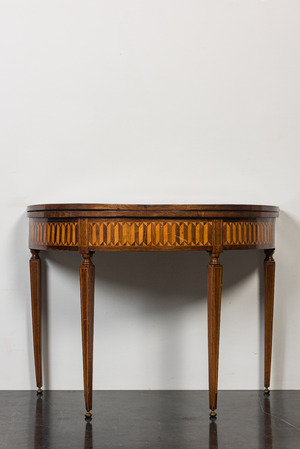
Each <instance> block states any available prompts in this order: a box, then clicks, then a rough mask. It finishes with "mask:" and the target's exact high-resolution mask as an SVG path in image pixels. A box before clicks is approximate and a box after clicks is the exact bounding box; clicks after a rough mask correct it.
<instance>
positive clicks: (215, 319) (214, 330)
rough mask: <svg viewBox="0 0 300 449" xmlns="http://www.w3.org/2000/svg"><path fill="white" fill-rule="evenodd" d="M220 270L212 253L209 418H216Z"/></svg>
mask: <svg viewBox="0 0 300 449" xmlns="http://www.w3.org/2000/svg"><path fill="white" fill-rule="evenodd" d="M222 270H223V267H222V265H221V264H220V262H219V254H215V253H212V254H211V260H210V263H209V265H208V266H207V312H208V368H209V407H210V410H211V412H210V417H211V418H214V417H216V415H217V414H216V411H215V410H216V408H217V389H218V362H219V341H220V314H221V291H222Z"/></svg>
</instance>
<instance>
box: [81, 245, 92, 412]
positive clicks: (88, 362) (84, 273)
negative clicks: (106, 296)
mask: <svg viewBox="0 0 300 449" xmlns="http://www.w3.org/2000/svg"><path fill="white" fill-rule="evenodd" d="M82 258H83V262H82V265H81V266H80V293H81V324H82V353H83V377H84V398H85V407H86V414H85V416H86V418H91V416H92V414H91V410H92V389H93V338H94V284H95V266H94V265H93V263H92V260H91V258H92V253H90V252H89V253H86V254H82Z"/></svg>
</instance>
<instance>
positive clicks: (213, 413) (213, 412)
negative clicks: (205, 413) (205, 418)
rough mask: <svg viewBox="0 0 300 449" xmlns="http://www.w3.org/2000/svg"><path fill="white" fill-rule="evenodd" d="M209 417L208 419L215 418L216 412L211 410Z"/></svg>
mask: <svg viewBox="0 0 300 449" xmlns="http://www.w3.org/2000/svg"><path fill="white" fill-rule="evenodd" d="M209 417H210V419H213V418H216V417H217V414H216V412H215V411H214V410H212V411H211V412H210V414H209Z"/></svg>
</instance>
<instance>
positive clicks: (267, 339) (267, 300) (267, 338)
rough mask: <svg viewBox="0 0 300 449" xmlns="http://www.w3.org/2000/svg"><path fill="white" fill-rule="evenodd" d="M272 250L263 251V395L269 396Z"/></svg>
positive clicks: (271, 330) (272, 284)
mask: <svg viewBox="0 0 300 449" xmlns="http://www.w3.org/2000/svg"><path fill="white" fill-rule="evenodd" d="M273 253H274V249H267V250H265V254H266V258H265V394H266V395H268V394H270V390H269V387H270V377H271V356H272V334H273V310H274V282H275V261H274V259H273Z"/></svg>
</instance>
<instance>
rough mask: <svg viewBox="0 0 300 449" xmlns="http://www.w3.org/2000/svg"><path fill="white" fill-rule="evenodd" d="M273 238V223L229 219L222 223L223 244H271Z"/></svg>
mask: <svg viewBox="0 0 300 449" xmlns="http://www.w3.org/2000/svg"><path fill="white" fill-rule="evenodd" d="M274 239H275V223H274V222H273V221H272V222H271V221H267V222H253V221H251V222H249V221H229V222H226V221H225V222H224V223H223V245H224V246H226V245H238V246H247V245H272V244H274Z"/></svg>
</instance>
